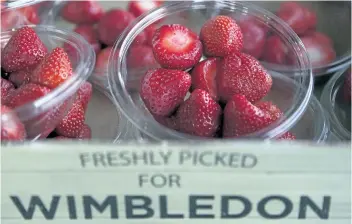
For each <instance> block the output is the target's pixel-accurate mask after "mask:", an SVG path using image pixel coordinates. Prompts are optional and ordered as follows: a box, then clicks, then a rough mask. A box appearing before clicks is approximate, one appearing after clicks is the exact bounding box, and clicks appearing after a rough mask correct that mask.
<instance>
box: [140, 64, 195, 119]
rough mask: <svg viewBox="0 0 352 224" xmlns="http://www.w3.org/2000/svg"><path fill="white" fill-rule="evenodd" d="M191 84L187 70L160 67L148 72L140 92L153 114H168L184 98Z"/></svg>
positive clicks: (143, 79)
mask: <svg viewBox="0 0 352 224" xmlns="http://www.w3.org/2000/svg"><path fill="white" fill-rule="evenodd" d="M190 86H191V76H190V75H189V74H188V73H187V72H184V71H179V70H171V69H164V68H158V69H153V70H148V71H147V72H146V74H145V75H144V77H143V78H142V82H141V88H140V89H141V90H140V91H141V92H140V94H141V98H142V100H143V101H144V103H145V105H146V107H147V108H148V109H149V111H150V112H151V113H152V114H154V115H161V116H168V115H170V114H171V113H172V112H173V111H175V109H176V107H177V106H178V105H179V104H180V103H181V102H182V101H183V100H184V98H185V96H186V94H187V92H188V90H189V88H190Z"/></svg>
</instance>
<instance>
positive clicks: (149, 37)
mask: <svg viewBox="0 0 352 224" xmlns="http://www.w3.org/2000/svg"><path fill="white" fill-rule="evenodd" d="M157 29H158V28H157V26H156V25H155V24H152V25H149V26H148V27H147V28H145V30H144V33H145V36H146V41H145V42H146V44H147V45H149V46H153V36H154V33H155V31H156V30H157Z"/></svg>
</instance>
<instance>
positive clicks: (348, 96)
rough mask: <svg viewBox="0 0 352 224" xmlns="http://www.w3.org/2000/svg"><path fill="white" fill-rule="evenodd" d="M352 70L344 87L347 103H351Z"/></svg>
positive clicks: (348, 72) (348, 73)
mask: <svg viewBox="0 0 352 224" xmlns="http://www.w3.org/2000/svg"><path fill="white" fill-rule="evenodd" d="M351 92H352V88H351V68H350V69H349V70H348V71H347V74H346V78H345V83H344V85H343V95H344V98H345V101H346V102H347V103H351Z"/></svg>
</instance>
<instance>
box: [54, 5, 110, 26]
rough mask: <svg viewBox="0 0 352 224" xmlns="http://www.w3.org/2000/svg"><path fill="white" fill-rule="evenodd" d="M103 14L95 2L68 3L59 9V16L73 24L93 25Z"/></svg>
mask: <svg viewBox="0 0 352 224" xmlns="http://www.w3.org/2000/svg"><path fill="white" fill-rule="evenodd" d="M103 14H104V10H103V8H102V7H101V5H100V3H99V2H98V1H95V0H88V1H87V0H86V1H68V2H67V3H66V4H65V5H64V7H63V8H62V9H61V16H62V17H63V18H64V19H65V20H67V21H69V22H71V23H75V24H82V23H85V24H93V23H96V22H98V21H99V20H100V19H101V17H102V16H103Z"/></svg>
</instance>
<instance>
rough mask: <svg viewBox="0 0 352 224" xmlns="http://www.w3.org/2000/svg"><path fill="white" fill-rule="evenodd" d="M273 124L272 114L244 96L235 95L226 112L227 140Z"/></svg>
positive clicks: (225, 127)
mask: <svg viewBox="0 0 352 224" xmlns="http://www.w3.org/2000/svg"><path fill="white" fill-rule="evenodd" d="M272 122H273V118H272V117H271V115H270V113H268V112H266V111H264V110H262V109H260V108H258V107H257V106H255V105H253V104H252V103H251V102H250V101H248V100H247V99H246V97H245V96H244V95H241V94H236V95H234V96H233V97H232V98H231V99H230V100H229V101H228V103H227V104H226V107H225V110H224V129H223V136H224V137H225V138H231V137H240V136H243V135H247V134H251V133H254V132H256V131H259V130H261V129H263V128H265V127H267V126H268V125H270V124H271V123H272Z"/></svg>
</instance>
